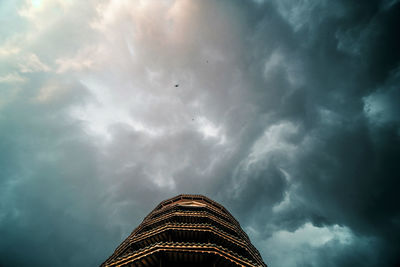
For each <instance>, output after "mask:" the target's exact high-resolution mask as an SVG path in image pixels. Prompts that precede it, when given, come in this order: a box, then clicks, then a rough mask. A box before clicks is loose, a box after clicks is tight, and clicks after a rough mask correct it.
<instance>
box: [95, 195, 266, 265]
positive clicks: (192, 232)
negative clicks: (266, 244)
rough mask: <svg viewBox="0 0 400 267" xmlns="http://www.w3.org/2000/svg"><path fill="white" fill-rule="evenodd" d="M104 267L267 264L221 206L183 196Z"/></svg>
mask: <svg viewBox="0 0 400 267" xmlns="http://www.w3.org/2000/svg"><path fill="white" fill-rule="evenodd" d="M101 266H102V267H106V266H107V267H111V266H135V267H136V266H140V267H144V266H160V267H168V266H215V267H216V266H263V267H266V266H267V265H266V264H265V263H264V262H263V260H262V258H261V255H260V253H259V252H258V251H257V249H256V248H255V247H254V246H253V245H252V244H251V242H250V240H249V237H248V236H247V234H246V233H245V232H244V231H243V230H242V228H241V227H240V224H239V222H238V221H236V219H235V218H234V217H233V216H232V215H231V214H230V213H229V212H228V211H227V210H226V209H225V208H224V207H223V206H222V205H220V204H218V203H217V202H215V201H212V200H211V199H209V198H207V197H205V196H201V195H179V196H176V197H173V198H171V199H167V200H165V201H163V202H161V203H160V204H159V205H158V206H157V207H156V208H155V209H154V210H153V211H152V212H151V213H150V214H149V215H147V216H146V217H145V218H144V220H143V222H142V223H141V224H140V225H139V226H138V227H137V228H136V229H135V230H134V231H133V232H132V233H131V234H130V235H129V236H128V238H126V239H125V241H123V242H122V244H121V245H119V246H118V247H117V249H116V250H115V251H114V253H113V254H112V255H111V256H110V257H109V258H108V259H107V260H106V261H105V262H104V263H103V264H102V265H101Z"/></svg>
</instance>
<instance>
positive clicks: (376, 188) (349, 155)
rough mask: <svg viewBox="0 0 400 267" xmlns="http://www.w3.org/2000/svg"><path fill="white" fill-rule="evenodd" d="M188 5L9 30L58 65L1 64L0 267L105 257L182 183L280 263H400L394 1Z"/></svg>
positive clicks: (89, 5)
mask: <svg viewBox="0 0 400 267" xmlns="http://www.w3.org/2000/svg"><path fill="white" fill-rule="evenodd" d="M174 3H175V2H171V3H169V2H165V3H162V4H160V3H159V2H156V1H155V2H152V3H150V4H148V5H144V6H139V5H133V4H132V5H129V4H126V3H125V5H126V6H124V4H121V5H117V4H116V2H110V3H102V4H104V5H103V6H102V5H100V4H99V3H97V2H96V3H94V2H85V3H72V4H71V5H72V6H70V7H65V14H64V15H60V17H57V16H56V17H54V16H53V17H49V19H51V20H52V22H51V24H49V25H47V26H46V24H43V25H44V26H43V28H41V30H40V31H37V29H36V28H32V29H31V28H29V27H28V28H25V29H24V31H26V32H24V31H23V30H22V29H20V28H18V29H16V28H15V31H20V32H23V34H18V36H17V37H15V36H14V37H13V36H11V37H10V36H9V35H12V33H11V32H6V33H5V32H3V31H2V32H1V34H3V35H6V37H4V36H2V39H0V40H7V42H9V43H10V42H11V43H16V42H15V40H16V39H15V38H17V39H18V38H19V40H24V38H25V37H27V36H28V37H29V36H36V37H32V39H29V38H27V40H29V42H26V43H24V44H23V45H21V46H19V48H20V49H21V51H22V52H20V54H25V55H26V54H29V53H32V54H35V55H36V56H37V57H38V59H40V60H41V61H42V62H43V63H44V64H46V65H47V66H49V69H48V70H47V69H46V72H42V71H36V72H33V73H22V72H20V71H21V70H20V69H18V67H17V66H18V64H17V62H18V60H19V59H18V57H19V55H20V54H18V55H7V57H5V58H6V59H7V62H6V63H5V64H4V65H3V64H2V65H3V66H2V67H0V71H1V72H0V74H1V75H0V77H3V76H4V75H6V74H8V73H10V72H11V73H14V72H15V73H17V74H19V75H21V77H23V78H24V79H26V81H27V82H25V83H18V84H17V83H14V84H12V85H9V84H5V83H0V86H2V89H4V91H6V92H8V93H7V94H5V96H7V101H4V102H3V101H0V128H1V129H2V131H1V132H0V136H1V138H0V140H1V141H0V147H1V148H2V149H1V151H0V167H1V168H0V178H1V179H0V185H1V187H0V188H1V189H0V199H1V204H0V207H1V210H0V234H1V236H2V237H3V238H2V240H1V241H0V251H1V252H0V258H1V260H0V265H5V266H25V265H28V264H30V265H32V264H33V265H38V266H39V265H40V266H96V265H98V264H99V263H101V262H102V261H103V260H104V259H105V258H106V257H107V256H108V255H109V254H110V253H111V252H112V250H113V249H114V248H115V247H116V246H117V245H118V244H119V242H121V241H122V240H123V238H124V237H125V236H126V235H127V234H128V233H129V232H130V231H132V230H133V228H134V227H135V225H137V224H138V223H139V222H140V221H141V219H142V218H143V217H144V216H145V215H146V214H147V213H148V212H149V211H150V210H151V209H152V208H153V207H154V206H155V205H156V204H157V203H158V202H159V201H161V200H163V199H165V198H168V197H171V196H172V195H175V194H179V193H201V194H205V195H208V196H209V197H211V198H213V199H215V200H217V201H220V202H221V203H222V204H223V205H225V206H226V207H227V208H228V209H229V210H230V211H232V213H233V214H234V215H235V216H236V217H237V218H238V220H239V221H240V222H241V224H242V226H243V227H244V228H245V229H247V231H248V232H249V235H250V236H251V238H252V240H253V241H254V243H255V245H256V246H257V247H258V248H259V249H260V251H261V252H262V255H263V257H264V259H265V261H266V262H267V263H269V264H270V266H280V265H281V264H280V263H281V262H282V261H281V260H280V259H282V258H283V257H285V261H283V262H284V264H286V265H287V266H354V265H360V266H374V265H377V264H378V263H379V265H380V266H393V265H395V264H396V263H398V260H399V259H398V256H397V255H398V252H399V250H400V248H399V246H398V240H399V238H400V237H399V235H398V234H397V233H399V232H400V231H399V210H398V207H397V205H396V203H397V202H398V201H397V197H396V188H397V187H396V185H397V184H398V182H397V179H396V178H397V177H396V174H397V173H398V172H399V170H398V167H397V162H396V158H397V155H398V154H399V147H400V146H399V120H398V113H399V108H398V107H399V105H398V103H397V102H396V99H397V98H398V84H399V78H398V76H399V71H398V65H399V55H398V53H399V51H398V49H397V47H398V41H399V40H398V37H397V35H396V29H397V26H398V21H397V20H398V18H399V17H400V16H397V13H398V11H399V5H398V3H395V2H394V3H392V4H388V3H386V4H384V5H382V4H381V3H379V2H378V1H367V2H365V3H363V5H362V6H359V4H358V3H357V2H356V1H339V2H336V3H330V2H329V1H259V3H255V2H250V1H249V2H240V1H233V2H232V1H201V2H197V1H196V2H195V1H177V2H176V3H175V6H174V5H173V4H174ZM54 5H55V6H56V7H57V5H58V4H57V3H55V4H54ZM0 8H2V7H1V6H0ZM140 8H141V9H140ZM71 11H75V12H71ZM102 12H103V13H102ZM107 12H110V13H107ZM44 14H45V13H43V14H42V15H44ZM53 15H54V14H53ZM37 19H41V17H40V16H38V17H37ZM18 21H19V22H16V24H15V27H19V26H18V25H19V23H23V22H22V21H24V18H20V17H19V18H18ZM39 22H40V21H39ZM40 23H42V22H40ZM71 23H72V24H71ZM32 34H36V35H32ZM7 42H6V43H7ZM1 47H3V46H0V48H1ZM0 56H2V55H1V54H0ZM3 58H4V57H3ZM57 60H58V61H57ZM82 62H86V63H85V64H86V65H85V64H83V65H78V63H82ZM62 64H64V65H62ZM3 74H4V75H3ZM175 84H179V87H175V86H174V85H175ZM307 227H308V228H307ZM304 229H305V230H304ZM306 230H307V231H310V234H308V232H307V231H306ZM319 233H324V234H326V235H328V237H329V238H330V239H329V240H328V241H326V242H325V241H324V242H320V241H318V240H319V239H318V237H317V235H318V234H319ZM288 237H293V238H298V240H297V239H296V240H294V239H293V242H291V240H288ZM317 241H318V242H317ZM21 244H24V245H23V246H21ZM21 248H23V251H24V253H25V254H24V255H25V257H24V258H21V257H20V255H21ZM28 248H29V249H28ZM289 248H290V249H291V251H287V250H288V249H289ZM288 255H289V256H288Z"/></svg>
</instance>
